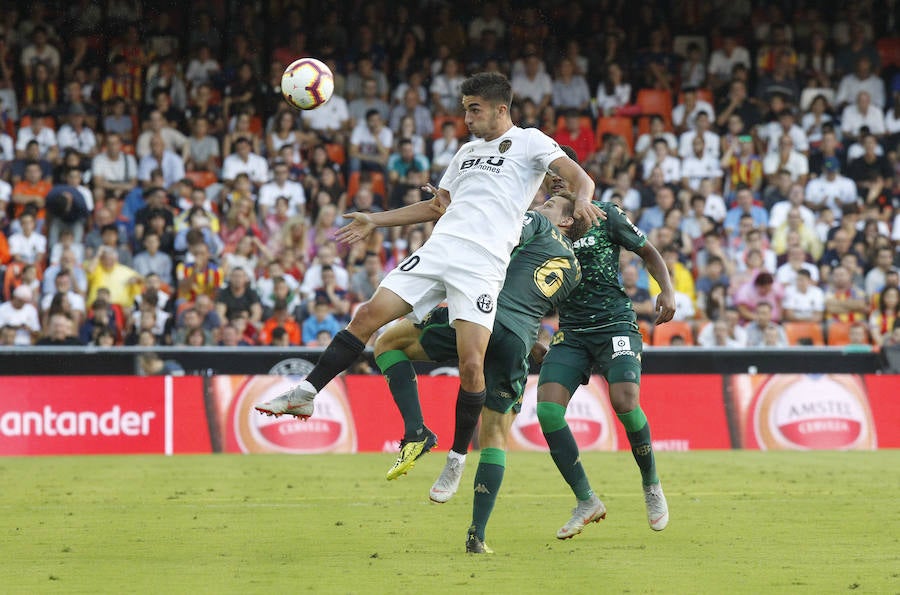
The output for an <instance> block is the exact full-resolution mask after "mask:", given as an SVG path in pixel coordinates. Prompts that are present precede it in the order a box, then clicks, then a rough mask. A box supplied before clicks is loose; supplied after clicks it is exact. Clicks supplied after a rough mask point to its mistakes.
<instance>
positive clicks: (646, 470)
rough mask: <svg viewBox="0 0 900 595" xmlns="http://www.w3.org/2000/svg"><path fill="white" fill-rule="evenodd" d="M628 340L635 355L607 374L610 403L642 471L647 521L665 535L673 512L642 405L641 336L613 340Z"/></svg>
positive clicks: (616, 362) (618, 362)
mask: <svg viewBox="0 0 900 595" xmlns="http://www.w3.org/2000/svg"><path fill="white" fill-rule="evenodd" d="M626 335H627V337H626ZM625 338H627V339H628V342H629V344H630V345H629V347H633V349H629V350H628V351H633V353H634V355H620V356H619V357H617V358H615V359H614V360H612V362H611V363H610V365H609V367H608V369H607V373H606V379H607V382H608V383H609V400H610V403H611V404H612V407H613V410H614V411H615V412H616V416H618V418H619V421H620V422H622V425H623V426H624V427H625V434H626V435H627V436H628V443H629V444H630V445H631V453H632V454H633V455H634V460H635V462H636V463H637V466H638V469H640V471H641V483H642V484H643V488H644V502H645V504H646V507H647V521H648V522H649V523H650V528H651V529H653V530H654V531H662V530H663V529H665V528H666V525H667V524H668V522H669V508H668V504H667V503H666V497H665V495H664V494H663V491H662V486H661V484H660V481H659V476H658V475H657V473H656V460H655V457H654V456H653V443H652V442H651V440H650V424H649V423H648V422H647V416H646V415H644V411H643V410H642V409H641V405H640V392H641V387H640V381H641V362H640V360H639V359H637V355H638V354H639V353H640V345H641V338H640V335H637V333H629V334H625V333H622V334H620V335H619V336H616V337H614V338H613V340H614V341H615V340H622V339H625ZM620 352H621V351H620Z"/></svg>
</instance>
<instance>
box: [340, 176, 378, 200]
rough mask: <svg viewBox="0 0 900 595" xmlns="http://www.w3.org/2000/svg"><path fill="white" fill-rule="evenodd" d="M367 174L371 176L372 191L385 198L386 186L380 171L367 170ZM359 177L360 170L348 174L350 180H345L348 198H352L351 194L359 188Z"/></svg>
mask: <svg viewBox="0 0 900 595" xmlns="http://www.w3.org/2000/svg"><path fill="white" fill-rule="evenodd" d="M369 175H371V176H372V192H374V193H376V194H380V195H381V196H383V197H384V198H385V199H386V198H387V196H386V187H385V184H384V174H382V173H380V172H375V171H373V172H369ZM359 178H360V172H358V171H355V172H353V173H352V174H350V180H349V181H348V182H347V197H348V198H349V199H350V200H353V196H354V195H355V194H356V191H357V190H359Z"/></svg>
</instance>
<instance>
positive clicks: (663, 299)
mask: <svg viewBox="0 0 900 595" xmlns="http://www.w3.org/2000/svg"><path fill="white" fill-rule="evenodd" d="M656 312H657V314H656V324H662V323H664V322H669V321H670V320H672V317H673V316H675V296H674V295H673V294H672V293H667V292H665V291H664V292H662V293H661V294H659V295H658V296H656Z"/></svg>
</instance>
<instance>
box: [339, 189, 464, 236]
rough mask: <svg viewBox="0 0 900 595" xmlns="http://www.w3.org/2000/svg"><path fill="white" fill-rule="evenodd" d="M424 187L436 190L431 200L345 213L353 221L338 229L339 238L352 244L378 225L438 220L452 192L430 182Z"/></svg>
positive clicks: (387, 225)
mask: <svg viewBox="0 0 900 595" xmlns="http://www.w3.org/2000/svg"><path fill="white" fill-rule="evenodd" d="M424 189H426V190H432V191H433V192H434V197H433V198H432V199H431V200H423V201H421V202H417V203H415V204H411V205H407V206H405V207H401V208H399V209H392V210H390V211H383V212H380V213H358V212H357V213H346V214H344V217H345V218H347V219H352V221H350V223H348V224H347V225H345V226H344V227H342V228H341V229H339V230H338V233H337V240H338V241H339V242H344V243H347V244H352V243H354V242H358V241H360V240H363V239H365V238H366V237H368V235H369V234H370V233H372V231H373V230H374V229H375V228H376V227H396V226H400V225H413V224H416V223H425V222H426V221H437V220H438V219H440V217H441V215H443V214H444V211H445V210H446V209H447V205H448V204H450V193H449V192H447V191H446V190H444V189H434V188H433V187H432V186H431V185H430V184H429V185H428V186H427V187H425V188H424Z"/></svg>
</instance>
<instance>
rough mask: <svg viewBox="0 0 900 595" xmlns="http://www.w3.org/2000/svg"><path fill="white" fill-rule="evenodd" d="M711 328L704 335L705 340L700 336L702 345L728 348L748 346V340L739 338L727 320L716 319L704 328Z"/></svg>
mask: <svg viewBox="0 0 900 595" xmlns="http://www.w3.org/2000/svg"><path fill="white" fill-rule="evenodd" d="M707 328H709V329H710V331H711V332H710V333H708V338H707V336H703V342H702V343H701V342H700V337H699V336H698V340H697V344H698V345H700V346H701V347H720V348H721V347H724V348H726V349H739V348H742V347H746V346H747V344H746V342H743V341H741V340H739V339H737V338H736V337H735V336H734V334H733V333H732V332H731V331H732V329H731V326H730V325H729V324H728V322H727V321H726V320H715V321H713V322H711V323H709V324H707V325H706V326H705V327H704V329H703V330H706V329H707ZM701 334H702V331H701Z"/></svg>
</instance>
